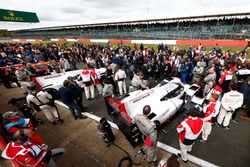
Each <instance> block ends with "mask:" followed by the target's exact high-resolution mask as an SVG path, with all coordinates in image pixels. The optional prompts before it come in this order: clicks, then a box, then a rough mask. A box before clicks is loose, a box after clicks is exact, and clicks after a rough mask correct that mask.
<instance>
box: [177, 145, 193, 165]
mask: <svg viewBox="0 0 250 167" xmlns="http://www.w3.org/2000/svg"><path fill="white" fill-rule="evenodd" d="M179 142H180V150H181V158H182V160H183V161H187V152H190V151H192V147H193V144H191V145H185V144H183V143H182V142H181V141H180V140H179Z"/></svg>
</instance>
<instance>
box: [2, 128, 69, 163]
mask: <svg viewBox="0 0 250 167" xmlns="http://www.w3.org/2000/svg"><path fill="white" fill-rule="evenodd" d="M64 152H65V150H64V149H63V148H60V149H59V148H58V149H53V150H49V149H48V146H47V145H46V144H42V143H40V142H39V141H37V140H30V139H29V138H28V137H27V136H26V135H25V133H24V130H23V129H22V130H19V131H18V132H17V133H15V135H14V139H13V141H11V142H9V143H8V144H7V146H6V147H5V149H4V150H3V152H2V157H3V158H5V159H11V160H15V161H16V162H17V163H18V164H19V165H21V166H23V167H31V166H33V167H35V166H36V167H56V164H55V161H54V160H53V159H52V157H53V156H55V155H61V154H64Z"/></svg>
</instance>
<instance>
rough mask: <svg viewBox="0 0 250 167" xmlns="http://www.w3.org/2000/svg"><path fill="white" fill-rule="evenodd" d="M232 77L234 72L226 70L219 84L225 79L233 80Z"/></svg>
mask: <svg viewBox="0 0 250 167" xmlns="http://www.w3.org/2000/svg"><path fill="white" fill-rule="evenodd" d="M232 78H233V76H232V73H231V72H230V71H225V72H224V73H223V74H222V75H221V77H220V79H219V84H220V85H222V84H223V82H224V81H231V80H232Z"/></svg>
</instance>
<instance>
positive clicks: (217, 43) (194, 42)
mask: <svg viewBox="0 0 250 167" xmlns="http://www.w3.org/2000/svg"><path fill="white" fill-rule="evenodd" d="M12 41H13V42H49V41H51V42H84V43H108V42H110V44H134V43H136V44H141V43H142V44H157V45H158V44H161V43H163V44H166V45H189V46H190V45H193V46H196V45H202V46H232V47H245V46H246V45H247V43H248V40H123V39H82V38H78V39H73V38H58V39H50V40H47V41H46V40H43V39H12Z"/></svg>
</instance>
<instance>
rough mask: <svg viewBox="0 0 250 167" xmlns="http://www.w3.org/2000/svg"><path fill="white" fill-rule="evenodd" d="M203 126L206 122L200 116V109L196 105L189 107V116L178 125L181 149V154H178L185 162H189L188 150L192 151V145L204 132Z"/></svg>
mask: <svg viewBox="0 0 250 167" xmlns="http://www.w3.org/2000/svg"><path fill="white" fill-rule="evenodd" d="M203 126H204V122H203V120H202V119H201V118H199V117H198V111H197V109H196V108H195V107H194V106H192V107H191V108H190V109H189V116H188V118H186V119H184V120H183V121H182V122H181V123H180V124H179V125H178V126H177V132H178V134H179V142H180V150H181V154H178V156H179V157H181V158H182V160H183V161H184V162H185V163H187V152H191V151H192V146H193V144H194V142H195V141H196V140H197V138H198V136H199V135H200V133H201V132H202V129H203Z"/></svg>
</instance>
